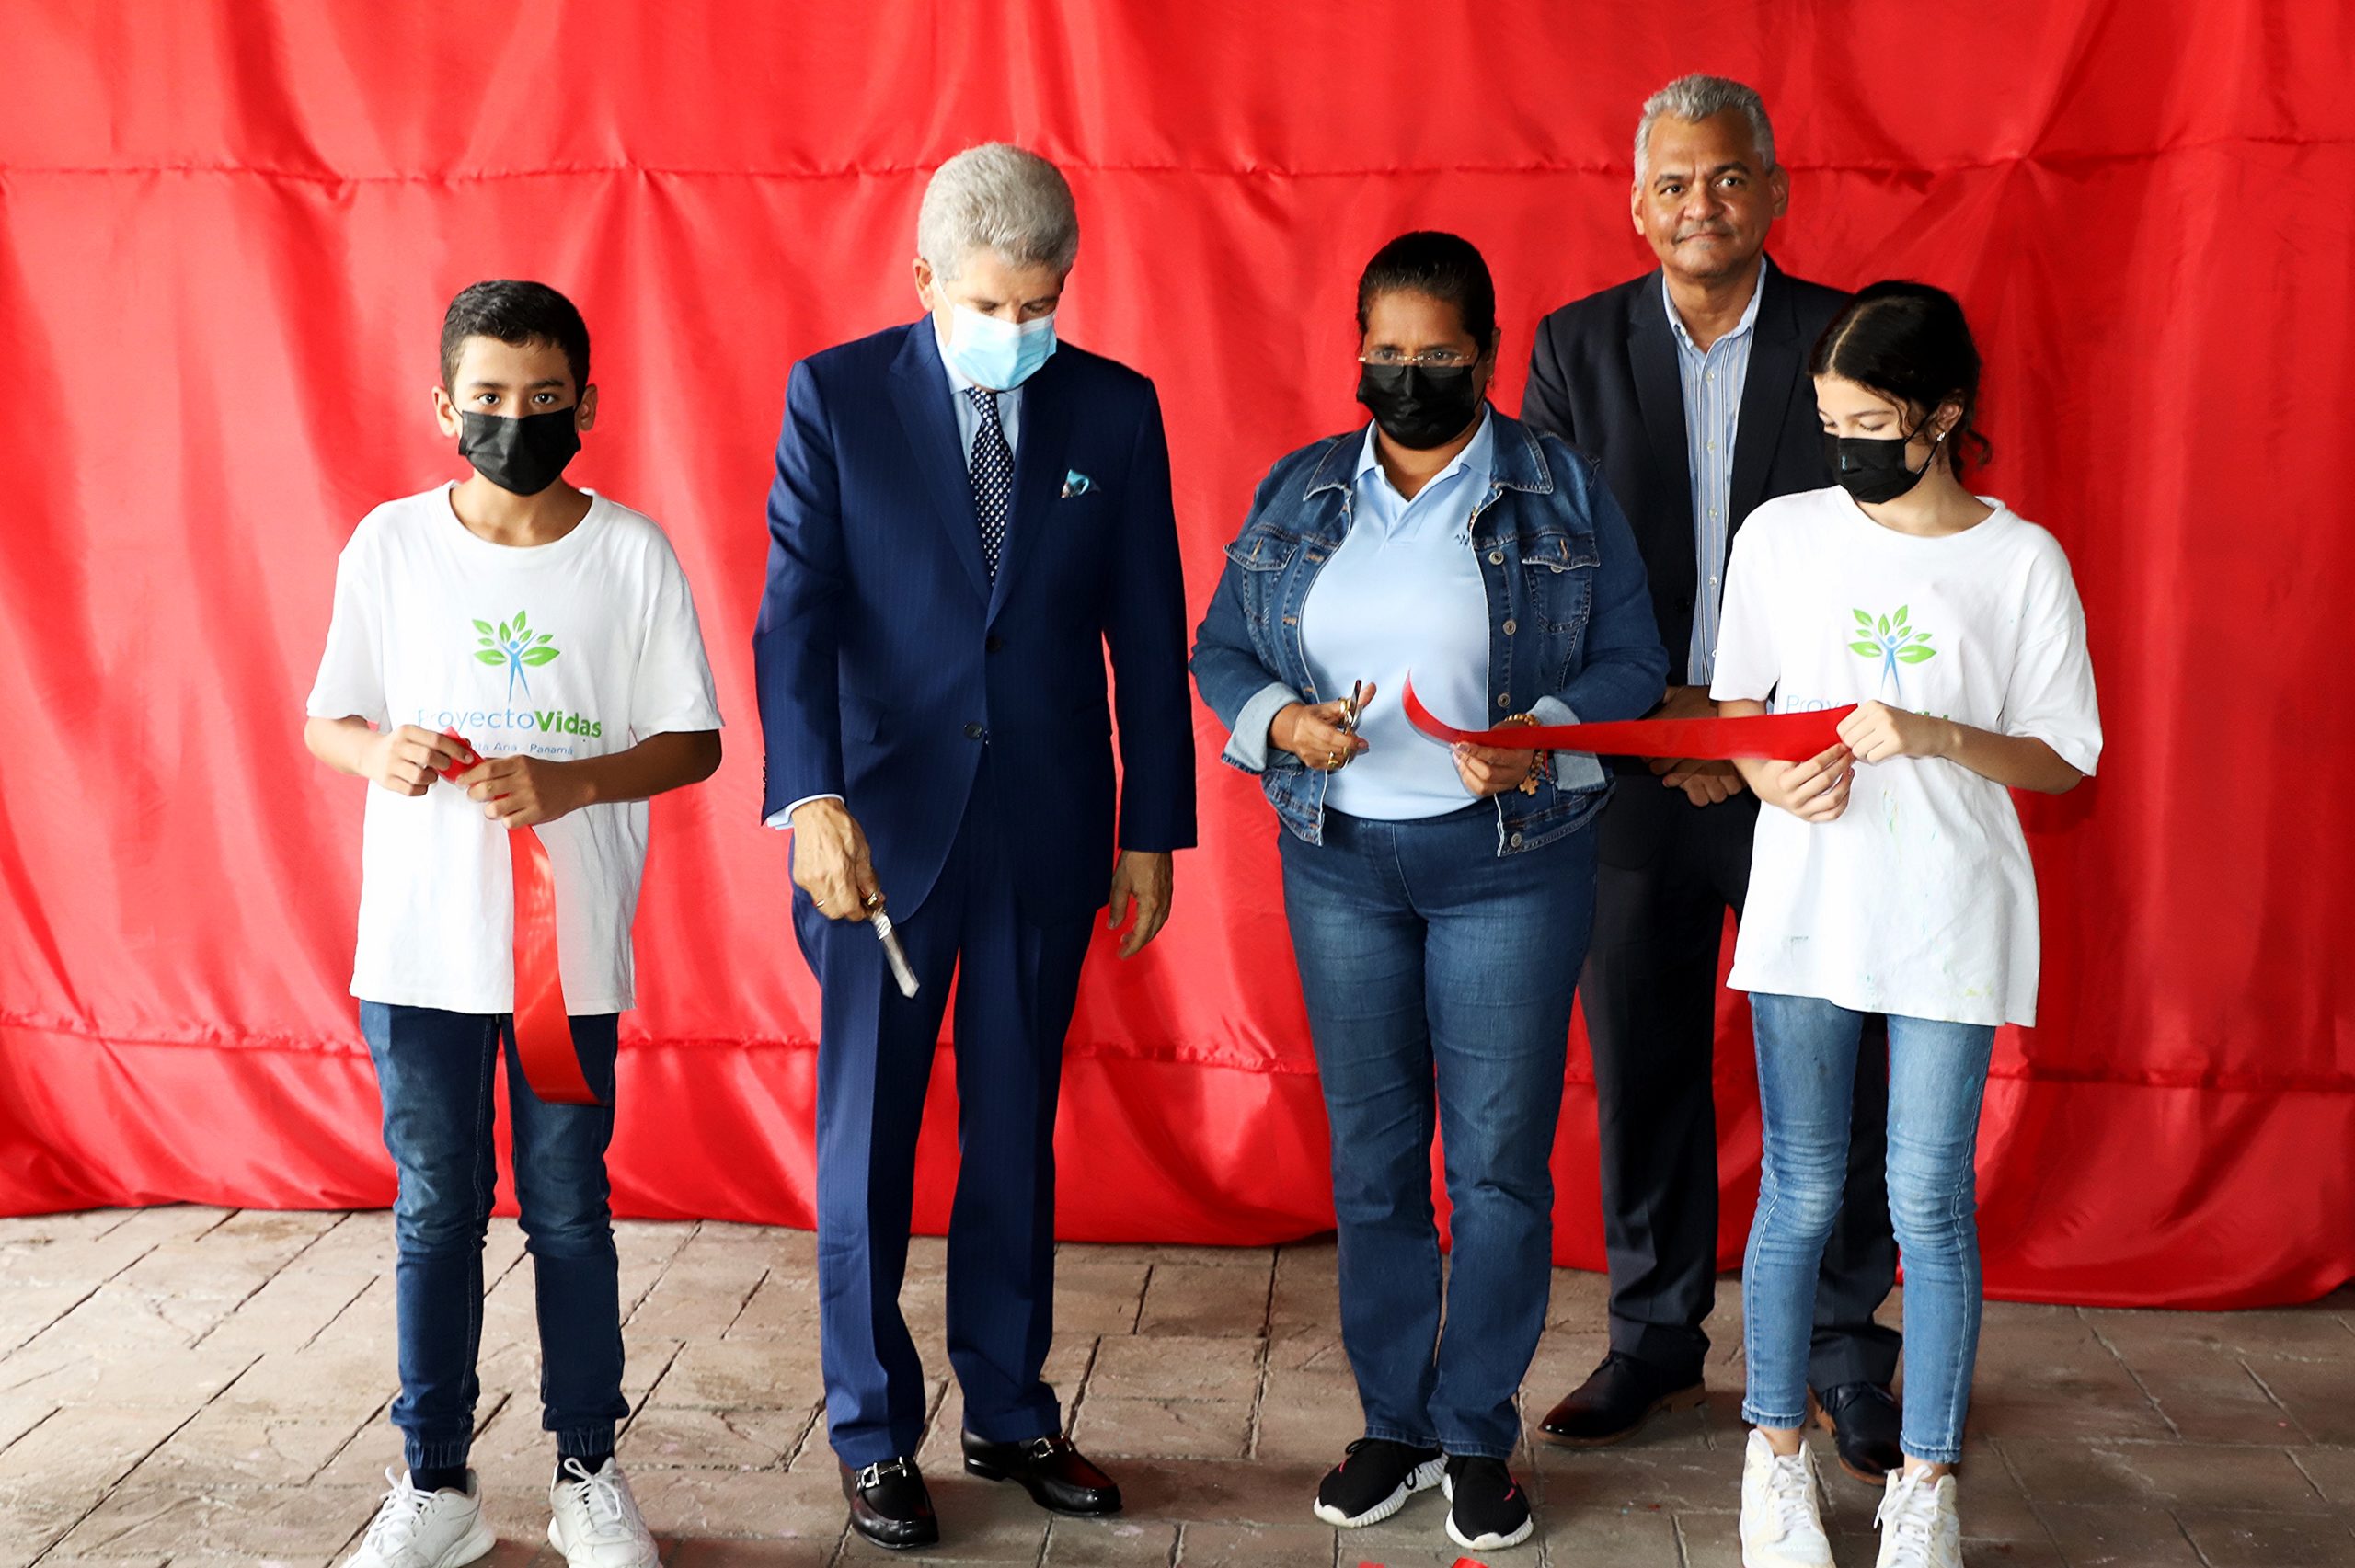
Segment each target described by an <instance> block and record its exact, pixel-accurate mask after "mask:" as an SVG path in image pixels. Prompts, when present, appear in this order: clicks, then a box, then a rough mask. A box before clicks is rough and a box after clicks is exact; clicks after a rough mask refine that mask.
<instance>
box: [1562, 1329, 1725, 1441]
mask: <svg viewBox="0 0 2355 1568" xmlns="http://www.w3.org/2000/svg"><path fill="white" fill-rule="evenodd" d="M1706 1397H1707V1392H1706V1390H1705V1389H1703V1387H1702V1386H1701V1380H1700V1379H1698V1378H1694V1379H1692V1380H1691V1381H1690V1382H1686V1381H1683V1380H1682V1379H1677V1378H1675V1377H1673V1376H1671V1374H1669V1373H1666V1372H1663V1371H1661V1370H1660V1368H1657V1367H1654V1366H1653V1365H1652V1364H1651V1363H1649V1362H1648V1361H1639V1360H1637V1358H1636V1357H1634V1356H1627V1355H1623V1354H1622V1353H1620V1352H1619V1351H1616V1350H1614V1351H1613V1352H1612V1353H1611V1354H1610V1355H1608V1356H1604V1357H1603V1365H1602V1366H1600V1367H1597V1368H1595V1369H1594V1375H1593V1376H1592V1377H1591V1378H1589V1379H1587V1380H1586V1381H1585V1382H1583V1383H1580V1385H1579V1386H1578V1388H1577V1390H1576V1391H1573V1392H1571V1393H1570V1394H1568V1396H1566V1397H1565V1398H1564V1399H1563V1401H1562V1402H1561V1403H1559V1404H1557V1405H1556V1406H1555V1407H1554V1408H1553V1409H1552V1410H1549V1411H1547V1412H1546V1413H1545V1420H1544V1421H1543V1422H1541V1423H1539V1424H1538V1427H1537V1436H1539V1437H1540V1438H1541V1439H1543V1440H1544V1441H1545V1442H1548V1443H1556V1444H1559V1445H1560V1446H1562V1447H1563V1448H1607V1447H1609V1446H1610V1445H1611V1444H1613V1443H1623V1442H1626V1440H1627V1439H1628V1438H1630V1437H1632V1436H1635V1435H1636V1434H1637V1431H1638V1430H1640V1429H1641V1428H1642V1426H1643V1425H1644V1423H1645V1422H1647V1421H1648V1420H1650V1419H1651V1418H1652V1417H1653V1416H1655V1415H1657V1414H1659V1413H1661V1412H1662V1411H1670V1410H1690V1409H1692V1408H1693V1407H1694V1405H1697V1404H1699V1403H1700V1402H1702V1400H1704V1399H1705V1398H1706Z"/></svg>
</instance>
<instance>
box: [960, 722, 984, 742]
mask: <svg viewBox="0 0 2355 1568" xmlns="http://www.w3.org/2000/svg"><path fill="white" fill-rule="evenodd" d="M988 733H989V732H988V731H987V730H985V729H983V728H982V727H981V726H980V725H978V724H969V725H967V726H966V727H965V738H966V739H968V740H979V739H980V738H982V736H984V735H986V734H988Z"/></svg>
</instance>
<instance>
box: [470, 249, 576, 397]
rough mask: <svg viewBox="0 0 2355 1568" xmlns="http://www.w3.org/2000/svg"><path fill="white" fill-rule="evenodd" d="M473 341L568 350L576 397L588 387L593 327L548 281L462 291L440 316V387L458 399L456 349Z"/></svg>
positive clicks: (502, 282)
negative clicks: (536, 345)
mask: <svg viewBox="0 0 2355 1568" xmlns="http://www.w3.org/2000/svg"><path fill="white" fill-rule="evenodd" d="M467 338H498V339H499V340H500V342H501V343H512V344H515V345H517V346H519V347H520V346H522V345H523V344H526V343H552V344H554V345H555V346H556V347H557V348H558V349H562V350H564V361H565V363H566V364H567V365H569V366H570V367H571V370H572V390H573V392H574V394H575V395H578V394H579V393H580V392H581V391H582V390H583V389H585V388H586V387H587V386H588V384H589V324H588V323H587V322H585V321H582V320H581V319H580V312H579V311H578V310H576V309H574V308H573V304H572V302H571V301H570V300H568V299H566V298H565V297H564V296H563V295H562V294H559V293H557V292H556V291H555V290H554V289H551V288H549V287H548V286H547V285H546V283H531V282H523V281H520V280H516V279H512V278H493V279H490V280H488V281H485V282H480V283H469V284H467V285H466V286H465V288H463V289H461V290H459V291H458V297H457V298H456V299H454V300H452V301H451V302H450V309H449V311H448V313H447V314H446V315H443V316H442V385H443V386H444V387H446V388H448V389H449V391H450V392H451V393H453V394H455V393H456V391H457V390H458V389H457V388H456V387H454V386H452V385H451V383H453V382H454V381H456V380H457V378H458V351H459V349H462V348H464V347H465V341H466V339H467Z"/></svg>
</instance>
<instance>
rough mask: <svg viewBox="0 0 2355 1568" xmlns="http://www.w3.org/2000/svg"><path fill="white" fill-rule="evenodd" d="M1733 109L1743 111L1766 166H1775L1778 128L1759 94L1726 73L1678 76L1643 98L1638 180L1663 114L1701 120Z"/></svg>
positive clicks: (1649, 160)
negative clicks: (1732, 79) (1653, 132)
mask: <svg viewBox="0 0 2355 1568" xmlns="http://www.w3.org/2000/svg"><path fill="white" fill-rule="evenodd" d="M1728 109H1732V110H1734V111H1735V112H1736V113H1738V114H1740V116H1741V118H1742V122H1743V123H1744V124H1746V125H1747V126H1749V128H1750V140H1751V143H1752V145H1754V146H1755V147H1756V148H1757V149H1758V155H1759V157H1760V158H1762V159H1763V160H1764V162H1765V166H1766V167H1765V168H1762V169H1760V170H1759V171H1758V172H1759V173H1761V174H1764V173H1765V172H1766V169H1771V168H1773V167H1774V166H1775V127H1774V126H1773V125H1772V124H1770V123H1769V122H1768V121H1767V119H1766V106H1765V104H1764V103H1763V102H1762V101H1760V99H1759V97H1758V94H1757V93H1756V92H1755V91H1753V90H1752V89H1751V88H1749V87H1746V86H1742V85H1741V84H1740V82H1735V81H1730V80H1729V79H1727V78H1726V77H1723V76H1704V75H1700V74H1694V75H1690V76H1679V77H1678V78H1676V80H1674V81H1673V82H1671V83H1670V84H1669V85H1668V86H1665V87H1662V88H1661V89H1660V91H1658V92H1656V93H1654V94H1653V95H1652V96H1651V97H1648V98H1646V99H1645V100H1644V117H1643V118H1642V119H1641V120H1637V121H1636V182H1637V184H1639V185H1640V184H1642V183H1643V178H1644V172H1645V169H1646V168H1647V166H1648V165H1649V164H1650V162H1651V157H1650V153H1651V139H1652V124H1653V122H1654V121H1655V120H1659V119H1660V116H1662V115H1666V116H1668V117H1669V118H1670V119H1671V120H1687V121H1691V120H1707V119H1709V118H1710V117H1711V116H1713V115H1719V114H1723V113H1725V112H1726V111H1727V110H1728Z"/></svg>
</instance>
